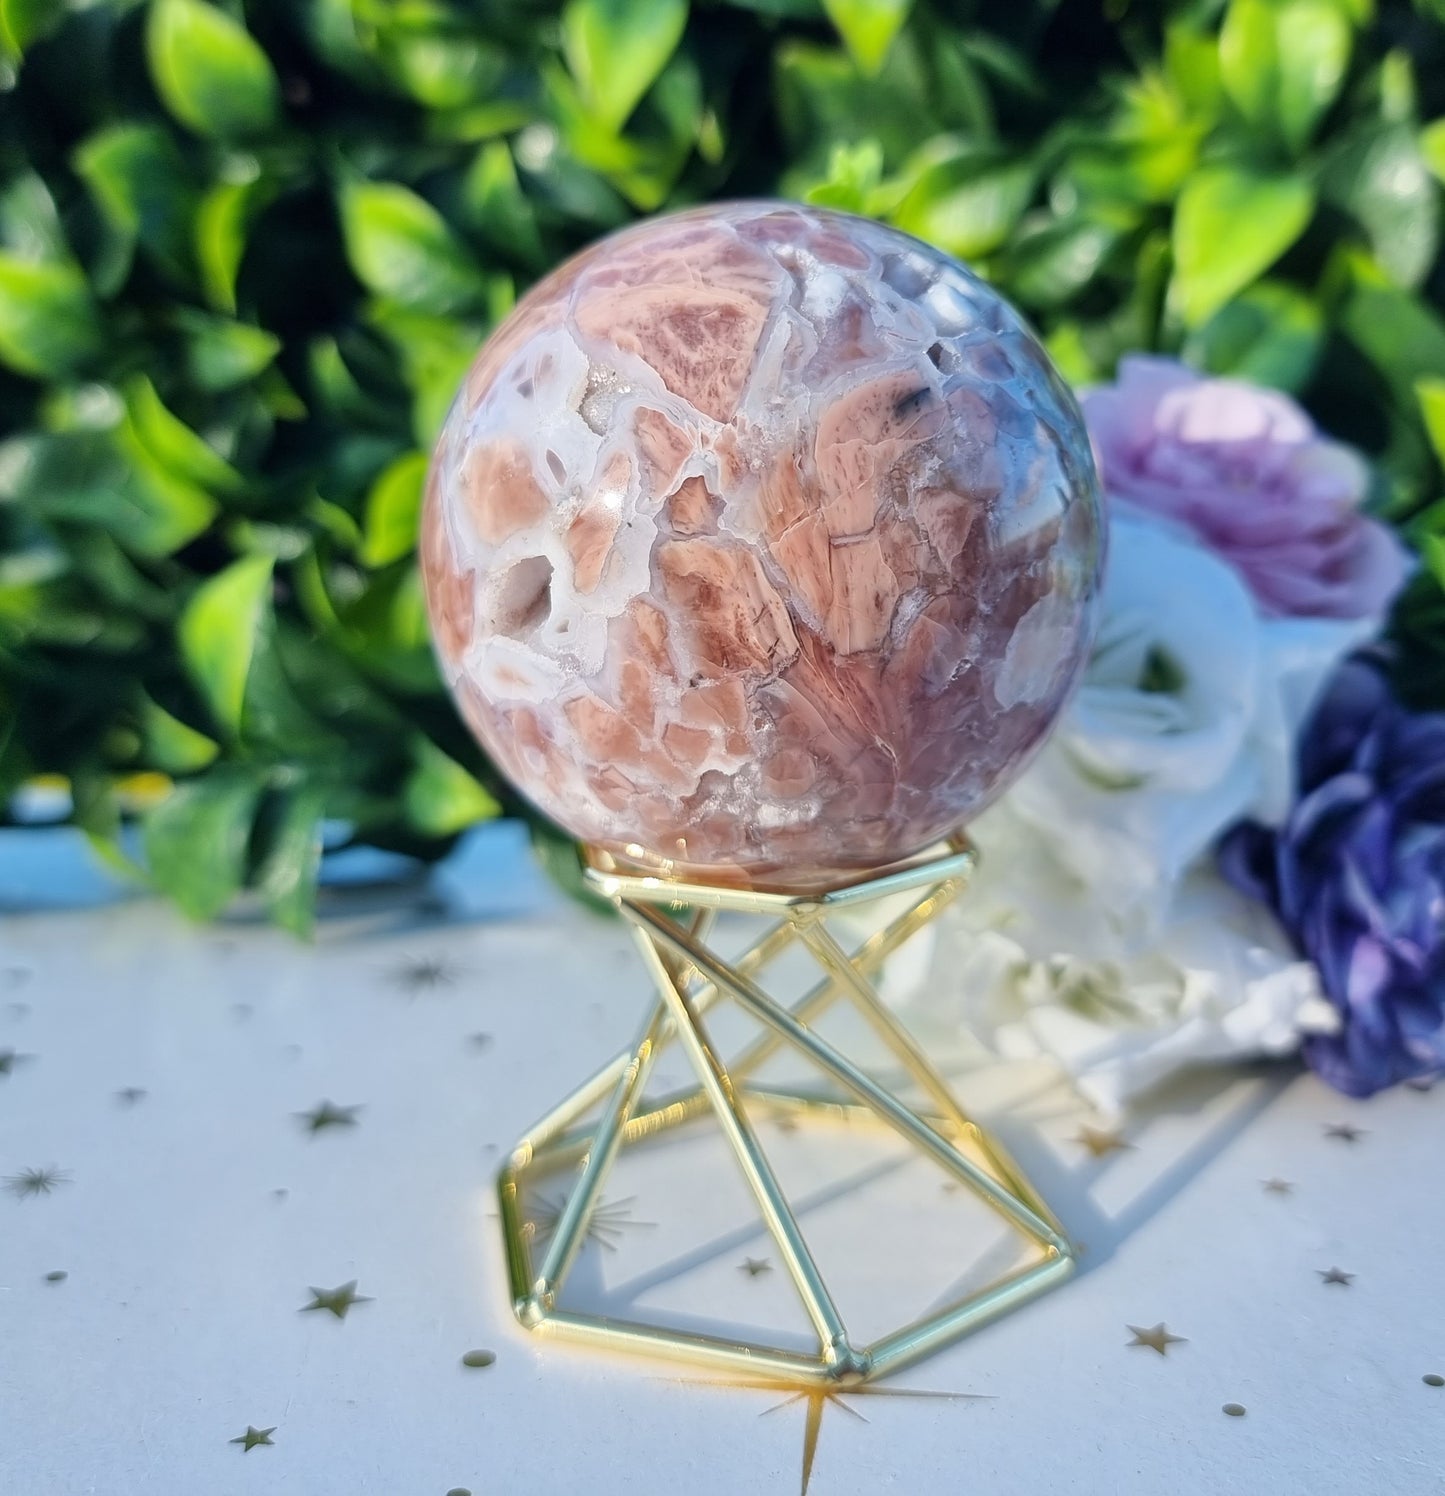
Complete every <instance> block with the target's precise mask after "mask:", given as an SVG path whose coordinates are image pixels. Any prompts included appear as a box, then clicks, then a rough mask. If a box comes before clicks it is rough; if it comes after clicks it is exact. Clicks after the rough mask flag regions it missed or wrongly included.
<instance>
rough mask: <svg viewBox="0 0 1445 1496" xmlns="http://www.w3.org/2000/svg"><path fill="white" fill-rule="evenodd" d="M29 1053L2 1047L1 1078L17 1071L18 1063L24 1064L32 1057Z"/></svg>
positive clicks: (0, 1060)
mask: <svg viewBox="0 0 1445 1496" xmlns="http://www.w3.org/2000/svg"><path fill="white" fill-rule="evenodd" d="M30 1058H31V1056H30V1055H28V1054H19V1053H17V1052H16V1051H15V1050H13V1049H0V1080H4V1079H5V1077H6V1076H9V1075H13V1074H14V1073H15V1067H16V1066H17V1065H23V1064H24V1063H25V1061H26V1060H28V1059H30Z"/></svg>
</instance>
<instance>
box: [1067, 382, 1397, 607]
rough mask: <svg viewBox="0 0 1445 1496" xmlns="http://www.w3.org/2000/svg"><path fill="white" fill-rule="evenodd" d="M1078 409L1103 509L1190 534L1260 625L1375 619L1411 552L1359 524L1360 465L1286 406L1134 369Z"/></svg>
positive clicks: (1247, 390) (1241, 386) (1362, 520)
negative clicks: (1240, 591) (1254, 606)
mask: <svg viewBox="0 0 1445 1496" xmlns="http://www.w3.org/2000/svg"><path fill="white" fill-rule="evenodd" d="M1082 403H1083V407H1084V416H1085V419H1086V420H1087V422H1088V426H1089V434H1090V435H1091V436H1092V437H1093V440H1094V449H1095V452H1096V454H1097V456H1098V459H1099V464H1100V468H1101V470H1102V473H1103V478H1104V488H1105V490H1106V492H1107V493H1108V495H1109V497H1110V498H1111V499H1113V500H1115V501H1118V502H1122V503H1125V504H1130V505H1134V506H1136V507H1137V508H1139V509H1143V510H1147V511H1149V512H1150V513H1152V514H1156V515H1160V516H1162V517H1164V518H1166V519H1169V520H1171V521H1173V522H1174V523H1175V524H1177V525H1180V526H1182V527H1183V528H1184V529H1186V530H1188V531H1189V532H1191V533H1192V534H1193V535H1194V537H1195V538H1196V539H1197V540H1199V541H1200V543H1201V544H1203V545H1206V546H1208V547H1209V548H1210V549H1211V550H1213V551H1215V552H1217V553H1218V554H1219V555H1220V556H1222V557H1223V558H1224V559H1225V560H1226V561H1228V562H1230V563H1231V564H1232V565H1233V566H1234V567H1235V568H1236V570H1238V571H1239V572H1240V573H1241V575H1242V576H1243V577H1244V579H1245V581H1246V583H1247V584H1248V585H1249V588H1250V590H1251V591H1252V592H1253V594H1254V596H1255V599H1256V600H1257V602H1258V603H1259V605H1260V607H1261V608H1262V610H1263V611H1264V612H1265V613H1266V614H1269V615H1272V616H1290V617H1306V618H1380V617H1382V616H1383V615H1384V613H1385V610H1386V609H1387V608H1388V607H1389V604H1390V601H1391V599H1392V598H1393V597H1394V596H1395V593H1396V592H1397V591H1399V589H1400V586H1401V584H1402V582H1403V581H1404V579H1405V575H1406V571H1407V561H1406V553H1405V552H1404V551H1403V550H1402V549H1401V546H1400V544H1399V542H1398V541H1397V540H1396V539H1395V537H1394V536H1393V535H1392V534H1391V532H1390V531H1389V530H1388V529H1386V527H1385V526H1383V525H1381V524H1378V523H1377V522H1376V521H1374V520H1371V519H1367V518H1366V517H1365V516H1364V515H1362V514H1361V513H1360V512H1359V505H1360V502H1361V500H1362V499H1363V498H1364V496H1365V491H1366V488H1367V486H1368V472H1367V469H1366V467H1365V464H1364V463H1363V462H1362V461H1361V459H1360V458H1359V457H1358V456H1357V455H1356V454H1355V453H1354V452H1352V451H1351V450H1350V449H1349V448H1348V447H1344V446H1341V445H1340V444H1339V443H1338V442H1333V441H1329V440H1328V439H1327V438H1325V437H1322V436H1321V435H1320V434H1319V433H1318V432H1317V431H1316V430H1315V428H1314V426H1313V424H1312V423H1311V422H1310V419H1309V417H1308V416H1307V415H1306V414H1305V413H1304V411H1303V410H1301V409H1300V407H1299V406H1298V405H1296V404H1295V402H1294V401H1293V400H1291V399H1290V398H1289V397H1288V396H1286V395H1281V394H1279V393H1278V392H1277V391H1274V390H1265V389H1260V388H1258V387H1257V386H1255V385H1251V384H1246V383H1244V382H1243V381H1241V380H1235V379H1205V378H1203V377H1201V376H1200V375H1198V374H1196V373H1195V372H1194V371H1193V370H1192V369H1187V368H1185V366H1184V365H1183V364H1179V363H1175V362H1174V361H1173V360H1172V359H1163V358H1146V357H1137V358H1126V359H1125V360H1124V361H1123V362H1122V363H1121V364H1120V366H1119V377H1118V382H1117V383H1116V384H1114V385H1112V386H1107V387H1100V388H1098V389H1094V390H1091V391H1089V392H1087V393H1086V394H1085V395H1084V396H1083V397H1082Z"/></svg>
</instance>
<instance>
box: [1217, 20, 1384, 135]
mask: <svg viewBox="0 0 1445 1496" xmlns="http://www.w3.org/2000/svg"><path fill="white" fill-rule="evenodd" d="M1353 39H1354V37H1353V31H1352V28H1351V26H1350V22H1349V18H1348V17H1347V15H1346V14H1345V12H1344V10H1343V9H1342V8H1341V6H1340V5H1339V4H1338V3H1337V0H1231V3H1230V6H1229V10H1228V12H1227V13H1226V15H1225V18H1224V25H1223V27H1222V29H1221V31H1220V36H1219V69H1220V79H1221V81H1222V82H1223V84H1224V88H1225V91H1226V92H1227V93H1228V94H1229V96H1230V98H1231V99H1233V101H1234V103H1235V105H1236V107H1237V108H1238V109H1239V112H1240V113H1241V114H1243V115H1244V117H1245V118H1246V119H1247V120H1249V122H1250V123H1251V124H1253V125H1256V126H1258V127H1261V128H1266V129H1270V130H1274V131H1276V132H1277V133H1278V135H1279V137H1280V138H1281V139H1283V140H1284V142H1285V143H1286V144H1287V145H1288V146H1289V147H1290V149H1291V150H1295V151H1298V150H1300V149H1301V148H1302V147H1303V146H1304V145H1305V144H1306V143H1307V142H1308V141H1309V138H1310V136H1311V134H1312V133H1313V131H1314V127H1315V124H1316V123H1317V121H1318V120H1319V118H1320V116H1321V115H1322V114H1323V113H1324V111H1325V110H1326V109H1328V108H1329V106H1330V105H1331V104H1332V103H1333V102H1334V100H1335V97H1336V96H1337V95H1338V93H1339V91H1340V86H1341V84H1342V83H1343V82H1344V78H1345V71H1346V69H1347V68H1348V66H1349V61H1350V48H1351V44H1352V42H1353Z"/></svg>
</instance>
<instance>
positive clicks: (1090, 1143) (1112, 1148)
mask: <svg viewBox="0 0 1445 1496" xmlns="http://www.w3.org/2000/svg"><path fill="white" fill-rule="evenodd" d="M1070 1141H1071V1142H1074V1143H1077V1144H1078V1145H1079V1146H1080V1147H1081V1148H1087V1149H1088V1150H1089V1152H1090V1154H1091V1155H1092V1156H1093V1157H1094V1158H1107V1157H1108V1156H1109V1154H1111V1153H1122V1152H1124V1151H1125V1150H1126V1149H1130V1148H1132V1147H1133V1146H1134V1145H1133V1143H1131V1142H1129V1141H1128V1140H1127V1139H1126V1138H1125V1137H1124V1136H1123V1135H1122V1134H1121V1133H1120V1132H1119V1131H1118V1129H1117V1128H1112V1127H1090V1126H1089V1125H1088V1124H1087V1123H1085V1124H1084V1126H1082V1127H1080V1128H1079V1130H1078V1132H1077V1133H1075V1135H1074V1136H1073V1137H1072V1138H1071V1139H1070Z"/></svg>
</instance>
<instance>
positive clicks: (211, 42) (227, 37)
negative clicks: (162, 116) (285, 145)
mask: <svg viewBox="0 0 1445 1496" xmlns="http://www.w3.org/2000/svg"><path fill="white" fill-rule="evenodd" d="M146 55H147V57H148V58H149V61H150V70H151V78H152V79H153V81H154V82H155V86H156V91H157V92H158V93H159V94H160V96H161V100H162V102H163V103H164V104H165V106H166V108H167V109H169V110H170V112H171V113H172V114H173V115H175V117H176V118H177V119H178V120H180V122H181V123H182V124H183V125H189V126H190V128H191V129H193V130H195V131H196V132H197V134H200V135H209V136H212V137H214V138H215V139H218V140H238V139H245V138H246V137H248V136H251V135H258V134H260V133H262V132H263V131H265V130H267V129H269V128H270V127H271V126H272V125H273V124H274V123H275V122H276V120H277V117H278V116H279V114H280V105H281V94H280V89H279V87H278V86H277V83H276V74H275V73H274V72H273V71H272V68H271V63H270V60H269V59H268V58H267V56H266V54H265V53H264V52H263V51H262V50H261V48H260V46H259V45H258V43H257V42H256V41H255V39H254V38H253V37H252V36H251V35H250V33H249V32H248V31H247V30H246V29H245V28H244V27H243V26H241V25H239V24H238V23H237V22H236V21H233V20H232V19H231V17H230V16H228V15H227V14H226V13H225V12H224V11H222V10H218V9H217V8H216V7H215V6H214V5H209V4H207V3H206V0H151V9H150V19H149V22H148V24H147V27H146Z"/></svg>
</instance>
